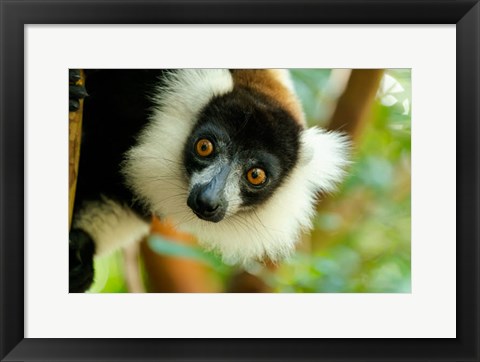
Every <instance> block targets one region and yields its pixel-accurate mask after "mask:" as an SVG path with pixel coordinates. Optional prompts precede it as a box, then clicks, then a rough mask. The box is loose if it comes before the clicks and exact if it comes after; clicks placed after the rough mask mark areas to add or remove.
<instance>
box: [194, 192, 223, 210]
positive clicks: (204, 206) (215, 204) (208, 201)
mask: <svg viewBox="0 0 480 362" xmlns="http://www.w3.org/2000/svg"><path fill="white" fill-rule="evenodd" d="M197 206H198V209H199V211H201V212H203V213H205V214H212V213H214V212H215V211H216V210H217V209H218V208H219V207H220V202H219V199H218V198H216V197H211V196H210V195H209V194H208V193H206V192H203V193H200V194H199V195H198V198H197Z"/></svg>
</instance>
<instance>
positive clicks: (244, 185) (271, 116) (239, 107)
mask: <svg viewBox="0 0 480 362" xmlns="http://www.w3.org/2000/svg"><path fill="white" fill-rule="evenodd" d="M300 131H301V128H300V126H299V125H298V124H297V123H296V122H295V121H294V119H293V118H292V116H291V115H290V114H289V113H288V112H287V111H285V110H284V109H282V108H281V107H280V106H279V104H277V102H275V100H273V99H270V98H269V97H267V96H265V95H263V94H261V93H258V92H255V91H253V90H251V89H248V88H245V87H239V86H236V87H235V88H234V90H233V91H232V92H230V93H227V94H225V95H223V96H219V97H216V98H214V99H213V100H212V101H211V102H210V103H209V104H208V105H207V106H206V107H205V108H204V110H203V111H202V112H201V114H200V117H199V120H198V122H197V124H196V126H195V127H194V131H193V132H192V135H191V136H190V138H189V140H188V141H187V144H186V147H185V152H184V162H185V167H186V170H187V174H189V175H191V174H192V173H193V172H195V171H198V170H201V169H203V168H205V167H207V166H208V165H209V164H210V163H211V162H212V161H213V160H214V159H215V157H220V156H226V158H228V159H229V160H234V159H235V160H237V161H239V163H240V164H242V165H244V170H243V174H244V177H242V180H243V182H241V197H242V201H243V206H251V205H255V204H259V203H261V202H263V201H265V200H267V199H268V198H269V197H270V196H271V195H272V194H273V192H274V191H275V189H276V188H277V187H278V186H280V185H281V183H282V181H283V180H284V179H285V178H286V177H288V174H289V172H290V171H291V170H292V168H293V167H294V166H295V164H296V162H297V159H298V150H299V143H300V140H299V138H300ZM203 137H205V138H208V139H210V140H211V141H212V142H213V143H214V146H215V151H214V153H213V154H212V155H211V156H209V157H206V158H200V157H197V156H196V154H195V152H194V144H195V141H196V140H197V139H199V138H203ZM253 167H260V168H262V169H264V170H265V171H266V173H267V177H268V179H267V182H266V183H265V184H264V185H262V186H261V187H254V186H253V185H250V184H249V183H248V181H247V180H246V174H247V171H248V170H249V169H251V168H253Z"/></svg>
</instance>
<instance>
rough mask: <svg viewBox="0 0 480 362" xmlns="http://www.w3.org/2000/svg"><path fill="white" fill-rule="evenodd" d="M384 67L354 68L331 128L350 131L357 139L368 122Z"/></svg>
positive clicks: (331, 122) (340, 99) (332, 119)
mask: <svg viewBox="0 0 480 362" xmlns="http://www.w3.org/2000/svg"><path fill="white" fill-rule="evenodd" d="M383 73H384V70H383V69H354V70H352V72H351V73H350V78H349V80H348V83H347V87H346V88H345V91H344V92H343V94H342V95H341V96H340V98H339V100H338V102H337V107H336V108H335V112H334V113H333V116H332V118H331V120H330V122H329V124H328V128H329V129H331V130H339V131H343V132H346V133H348V134H349V135H350V136H351V137H352V139H353V141H354V142H355V141H357V139H358V137H359V136H360V135H361V134H362V132H363V130H364V128H365V126H366V125H367V124H368V119H369V117H368V116H369V112H370V110H371V107H372V104H373V102H374V100H375V96H376V94H377V90H378V86H379V85H380V81H381V79H382V76H383Z"/></svg>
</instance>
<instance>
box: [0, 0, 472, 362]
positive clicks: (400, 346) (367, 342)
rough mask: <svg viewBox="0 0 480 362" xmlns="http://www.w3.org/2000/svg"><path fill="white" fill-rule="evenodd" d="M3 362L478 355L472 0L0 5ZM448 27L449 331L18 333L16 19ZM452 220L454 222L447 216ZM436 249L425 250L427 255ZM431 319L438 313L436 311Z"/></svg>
mask: <svg viewBox="0 0 480 362" xmlns="http://www.w3.org/2000/svg"><path fill="white" fill-rule="evenodd" d="M0 11H1V29H2V34H1V69H0V71H1V75H0V80H1V89H0V94H1V103H0V109H1V123H0V137H1V151H0V152H1V168H0V175H1V184H0V202H1V208H0V213H1V240H0V241H1V244H0V247H1V249H0V257H1V261H0V262H1V265H0V267H1V297H0V298H1V303H0V307H1V310H0V311H1V314H0V325H1V338H0V342H1V345H0V346H1V350H0V358H1V360H2V361H33V360H39V361H43V360H44V361H60V360H69V361H70V360H72V361H73V360H75V361H93V360H95V361H106V360H109V361H136V360H139V361H140V360H141V361H143V360H145V361H147V360H232V361H233V360H237V361H245V360H252V361H253V360H278V361H284V360H289V361H290V360H292V361H296V360H299V361H301V360H319V361H327V360H328V361H340V360H342V361H347V360H352V361H360V360H361V361H370V360H379V361H380V360H381V361H387V360H395V361H404V360H405V361H414V360H415V361H427V360H428V361H437V360H438V361H440V360H442V361H479V359H480V353H479V305H478V301H479V284H480V283H479V227H478V223H479V221H478V220H479V214H478V209H479V185H480V183H479V181H480V180H479V167H478V166H479V125H480V119H479V113H480V111H479V100H480V94H479V88H480V85H479V79H480V78H479V77H480V72H479V68H480V65H479V64H480V55H479V54H480V47H479V45H480V4H479V3H478V0H460V1H453V0H452V1H445V0H434V1H430V0H428V1H411V0H410V1H388V0H374V1H371V0H364V1H353V0H343V1H305V0H300V1H295V0H289V1H275V2H272V1H265V0H264V1H253V0H244V1H238V0H237V1H228V2H227V1H225V2H221V1H211V0H210V1H133V0H130V1H117V0H114V1H108V0H107V1H106V0H102V1H74V2H70V1H68V0H54V1H35V0H28V1H11V0H1V8H0ZM157 23H160V24H162V23H163V24H176V23H190V24H228V23H240V24H456V29H457V30H456V40H457V45H456V46H457V57H456V59H457V65H456V66H457V70H456V74H457V96H456V106H457V119H456V127H457V128H456V137H457V140H456V141H457V143H456V144H457V219H456V225H457V264H456V265H457V275H456V281H457V338H454V339H207V340H205V339H25V338H24V322H25V320H24V297H25V296H24V243H23V238H24V201H25V195H24V176H25V175H24V147H25V144H24V122H23V110H24V63H23V61H22V60H23V59H24V25H25V24H157ZM452 222H454V220H452ZM434 256H435V251H434V250H432V257H434ZM439 318H441V316H439Z"/></svg>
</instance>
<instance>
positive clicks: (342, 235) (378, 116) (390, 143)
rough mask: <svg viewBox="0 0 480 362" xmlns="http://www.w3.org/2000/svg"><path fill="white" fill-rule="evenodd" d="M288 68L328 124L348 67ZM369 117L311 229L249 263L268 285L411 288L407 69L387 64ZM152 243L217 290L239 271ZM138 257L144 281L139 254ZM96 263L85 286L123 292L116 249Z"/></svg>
mask: <svg viewBox="0 0 480 362" xmlns="http://www.w3.org/2000/svg"><path fill="white" fill-rule="evenodd" d="M291 74H292V78H293V81H294V85H295V89H296V90H297V93H298V95H299V97H300V99H301V101H302V104H303V107H304V111H305V114H306V116H307V120H308V123H309V125H310V126H313V125H320V126H324V127H327V126H328V122H329V119H330V117H331V116H332V113H333V112H334V110H335V107H336V104H337V101H338V98H339V97H340V96H341V94H342V92H343V90H344V88H345V84H346V80H348V74H349V70H345V69H333V70H332V69H293V70H291ZM366 122H367V123H366V125H365V127H364V129H363V130H362V133H361V135H360V136H359V137H358V139H357V140H356V143H355V145H354V148H353V154H352V161H353V163H352V165H351V167H350V168H349V170H348V176H347V177H346V179H345V180H344V182H343V183H342V184H341V185H340V186H339V189H338V192H336V193H335V194H333V195H330V196H328V197H326V198H325V199H324V200H322V201H321V202H320V203H319V207H318V213H317V215H316V217H315V219H314V230H313V231H312V233H311V235H310V236H306V237H305V242H303V243H301V244H300V246H299V248H298V251H297V252H296V253H295V255H294V256H293V257H292V258H291V259H290V260H289V261H288V262H285V263H282V264H281V265H280V266H279V267H278V268H277V269H276V270H274V271H272V270H270V269H268V268H262V267H260V266H257V267H253V268H252V269H250V270H249V272H250V273H251V274H253V275H255V277H256V278H257V279H259V280H261V281H262V282H263V283H265V285H266V286H268V288H269V290H270V291H273V292H325V293H343V292H347V293H358V292H371V293H376V292H383V293H391V292H393V293H397V292H401V293H403V292H410V290H411V245H410V240H411V236H410V233H411V183H410V180H411V174H410V169H411V168H410V164H411V72H410V69H387V70H385V73H384V75H383V77H382V80H381V82H380V86H379V88H378V91H377V95H376V97H375V100H374V102H373V105H372V106H371V108H370V109H369V111H368V114H367V120H366ZM149 244H150V247H151V248H152V249H153V250H155V251H156V252H158V253H161V254H164V255H171V256H175V257H179V258H189V259H193V260H197V261H199V263H202V264H205V265H206V266H207V269H208V277H209V278H212V280H214V282H215V283H216V285H218V286H219V290H220V291H223V290H227V289H228V286H229V285H230V284H231V281H232V277H234V276H236V275H238V273H239V270H237V269H235V268H234V267H230V266H226V265H224V264H222V262H221V261H220V259H219V258H218V257H217V256H215V255H211V254H209V253H205V252H204V251H202V250H200V249H199V248H196V247H186V246H185V247H184V246H182V247H175V245H173V244H171V243H165V242H163V241H162V240H161V239H160V238H158V237H155V236H153V237H151V238H150V240H149ZM139 262H140V263H139V264H140V268H141V270H142V275H143V277H144V279H145V280H147V279H148V278H147V276H146V275H145V274H146V273H145V268H144V267H143V263H142V260H141V258H139ZM95 267H96V278H95V283H94V285H93V286H92V288H91V289H90V292H127V291H128V288H127V283H126V280H125V279H126V278H125V270H126V267H125V258H124V254H123V253H122V252H121V251H120V252H117V253H115V254H113V255H111V256H109V257H105V258H98V259H97V260H96V261H95ZM146 284H147V290H148V282H146Z"/></svg>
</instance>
